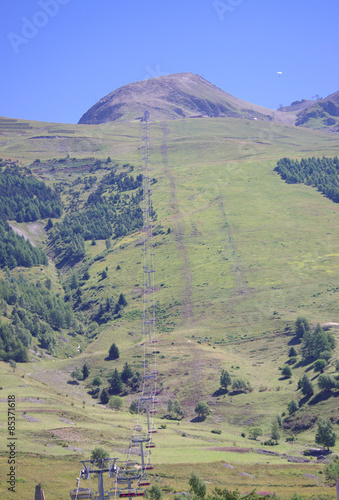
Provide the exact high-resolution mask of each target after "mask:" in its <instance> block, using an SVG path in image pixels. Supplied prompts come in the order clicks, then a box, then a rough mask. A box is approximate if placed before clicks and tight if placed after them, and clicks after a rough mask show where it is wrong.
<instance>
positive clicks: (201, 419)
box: [190, 416, 206, 423]
mask: <svg viewBox="0 0 339 500" xmlns="http://www.w3.org/2000/svg"><path fill="white" fill-rule="evenodd" d="M204 420H206V417H199V416H198V417H194V418H192V419H191V420H190V422H192V423H196V422H204Z"/></svg>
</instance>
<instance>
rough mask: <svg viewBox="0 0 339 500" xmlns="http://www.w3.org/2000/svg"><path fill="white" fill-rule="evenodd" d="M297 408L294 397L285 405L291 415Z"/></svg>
mask: <svg viewBox="0 0 339 500" xmlns="http://www.w3.org/2000/svg"><path fill="white" fill-rule="evenodd" d="M298 409H299V405H298V403H297V402H296V400H295V399H292V401H290V402H289V403H288V405H287V410H288V413H289V415H293V413H295V412H296V411H297V410H298Z"/></svg>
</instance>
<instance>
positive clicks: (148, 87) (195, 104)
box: [79, 73, 290, 125]
mask: <svg viewBox="0 0 339 500" xmlns="http://www.w3.org/2000/svg"><path fill="white" fill-rule="evenodd" d="M145 109H147V110H148V111H149V112H150V115H151V119H152V120H164V119H165V120H166V119H168V120H169V119H178V118H181V119H182V118H189V117H193V116H208V117H226V116H228V117H233V118H252V119H253V118H256V119H260V120H269V119H273V118H274V119H275V120H277V121H279V120H281V117H283V118H284V119H288V118H290V117H287V115H286V114H285V115H284V114H282V113H280V112H278V111H277V112H273V111H272V110H269V109H266V108H263V107H261V106H256V105H253V104H249V103H247V102H245V101H242V100H241V99H237V98H236V97H233V96H232V95H230V94H227V93H226V92H224V91H223V90H221V89H220V88H218V87H216V86H215V85H213V84H211V83H210V82H208V81H207V80H205V79H204V78H202V77H200V76H198V75H194V74H192V73H177V74H174V75H168V76H161V77H158V78H151V79H149V80H144V81H140V82H136V83H131V84H128V85H124V86H123V87H121V88H119V89H117V90H115V91H114V92H111V93H110V94H108V95H107V96H105V97H103V98H102V99H100V101H98V102H97V103H96V104H95V105H94V106H92V107H91V108H90V109H89V110H88V111H87V112H86V113H85V114H84V115H83V116H82V117H81V119H80V121H79V124H92V125H93V124H98V123H105V122H110V121H117V120H120V121H121V120H134V119H141V117H142V116H143V114H144V111H145Z"/></svg>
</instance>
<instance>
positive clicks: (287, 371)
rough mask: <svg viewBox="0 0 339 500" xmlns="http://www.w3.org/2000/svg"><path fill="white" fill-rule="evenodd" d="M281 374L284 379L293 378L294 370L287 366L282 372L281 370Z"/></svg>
mask: <svg viewBox="0 0 339 500" xmlns="http://www.w3.org/2000/svg"><path fill="white" fill-rule="evenodd" d="M281 374H282V375H283V377H285V378H291V377H292V370H291V367H290V366H288V365H285V366H284V367H283V368H282V370H281Z"/></svg>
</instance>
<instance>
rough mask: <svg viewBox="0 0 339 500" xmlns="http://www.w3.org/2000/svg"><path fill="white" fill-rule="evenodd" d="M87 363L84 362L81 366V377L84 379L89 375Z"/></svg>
mask: <svg viewBox="0 0 339 500" xmlns="http://www.w3.org/2000/svg"><path fill="white" fill-rule="evenodd" d="M89 372H90V370H89V364H88V363H85V364H84V366H83V367H82V378H83V380H85V379H86V378H87V377H88V376H89Z"/></svg>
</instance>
